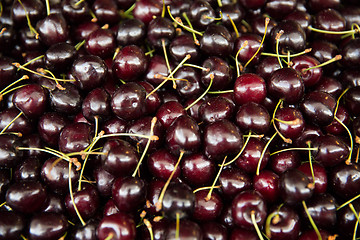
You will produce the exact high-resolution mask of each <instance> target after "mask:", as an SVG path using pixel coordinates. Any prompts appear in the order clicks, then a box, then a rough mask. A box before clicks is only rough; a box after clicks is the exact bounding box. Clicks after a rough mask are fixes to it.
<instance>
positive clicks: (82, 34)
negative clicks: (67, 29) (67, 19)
mask: <svg viewBox="0 0 360 240" xmlns="http://www.w3.org/2000/svg"><path fill="white" fill-rule="evenodd" d="M99 28H100V26H99V25H98V24H97V23H95V22H91V21H89V22H83V23H80V24H79V25H78V26H77V27H76V28H75V29H74V30H73V34H74V38H75V40H76V41H79V42H80V41H83V40H86V39H87V37H88V36H89V35H90V34H91V33H92V32H93V31H95V30H97V29H99Z"/></svg>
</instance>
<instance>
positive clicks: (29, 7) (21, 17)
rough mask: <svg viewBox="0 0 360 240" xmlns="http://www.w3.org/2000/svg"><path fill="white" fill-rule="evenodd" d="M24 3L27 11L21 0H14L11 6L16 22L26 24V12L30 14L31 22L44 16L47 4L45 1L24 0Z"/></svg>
mask: <svg viewBox="0 0 360 240" xmlns="http://www.w3.org/2000/svg"><path fill="white" fill-rule="evenodd" d="M23 5H24V7H25V9H26V11H25V10H24V8H23V7H22V6H21V4H20V3H19V2H13V5H12V7H11V13H12V15H13V21H14V23H16V24H19V23H23V24H25V23H26V14H28V15H29V18H30V21H31V22H37V21H38V20H40V19H41V18H42V17H44V10H45V5H44V3H43V2H41V1H37V0H26V1H24V2H23Z"/></svg>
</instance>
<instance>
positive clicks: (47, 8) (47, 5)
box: [45, 0, 50, 16]
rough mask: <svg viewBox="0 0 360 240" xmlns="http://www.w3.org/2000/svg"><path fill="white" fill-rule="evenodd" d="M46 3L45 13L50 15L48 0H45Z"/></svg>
mask: <svg viewBox="0 0 360 240" xmlns="http://www.w3.org/2000/svg"><path fill="white" fill-rule="evenodd" d="M45 3H46V14H47V15H48V16H49V15H50V3H49V0H45Z"/></svg>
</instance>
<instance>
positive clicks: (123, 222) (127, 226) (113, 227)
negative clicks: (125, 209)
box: [96, 212, 136, 240]
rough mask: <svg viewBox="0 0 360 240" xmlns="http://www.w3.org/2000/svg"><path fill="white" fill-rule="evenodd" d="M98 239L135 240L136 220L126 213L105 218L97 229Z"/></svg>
mask: <svg viewBox="0 0 360 240" xmlns="http://www.w3.org/2000/svg"><path fill="white" fill-rule="evenodd" d="M96 232H97V237H98V239H99V240H105V239H109V236H110V237H112V238H114V239H121V240H133V239H135V236H136V228H135V222H134V219H133V218H132V217H130V216H128V215H127V214H126V213H121V212H119V213H115V214H112V215H109V216H105V217H103V219H102V220H101V221H100V223H99V225H98V227H97V231H96Z"/></svg>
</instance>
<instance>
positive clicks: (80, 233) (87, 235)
mask: <svg viewBox="0 0 360 240" xmlns="http://www.w3.org/2000/svg"><path fill="white" fill-rule="evenodd" d="M98 224H99V223H98V221H97V220H94V221H92V220H90V221H88V222H87V223H86V225H85V226H82V225H77V226H76V227H75V229H74V230H73V231H72V234H71V237H72V239H74V240H95V239H96V228H97V226H98Z"/></svg>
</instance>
